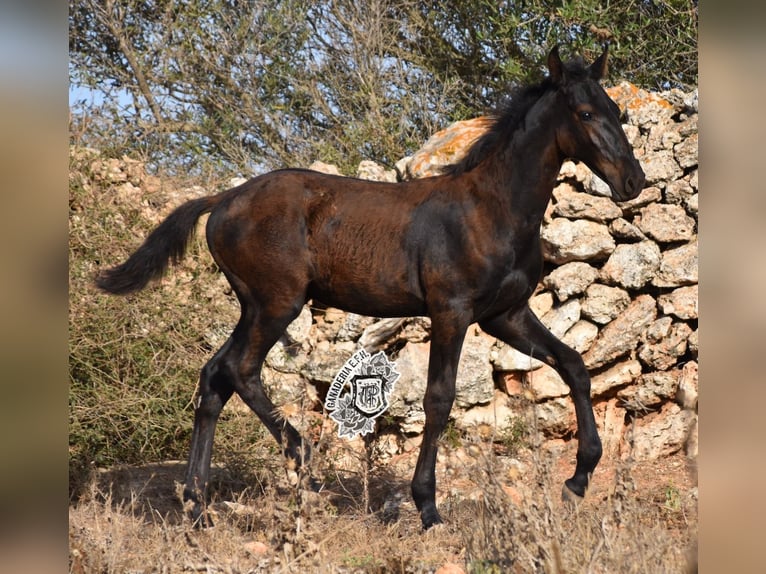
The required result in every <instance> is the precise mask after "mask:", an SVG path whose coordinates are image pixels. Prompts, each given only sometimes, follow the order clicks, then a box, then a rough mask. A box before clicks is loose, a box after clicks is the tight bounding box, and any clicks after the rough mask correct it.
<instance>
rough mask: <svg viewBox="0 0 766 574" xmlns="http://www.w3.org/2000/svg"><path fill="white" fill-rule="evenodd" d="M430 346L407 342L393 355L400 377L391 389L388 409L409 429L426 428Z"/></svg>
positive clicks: (409, 430)
mask: <svg viewBox="0 0 766 574" xmlns="http://www.w3.org/2000/svg"><path fill="white" fill-rule="evenodd" d="M429 349H430V345H429V344H428V343H407V344H406V345H405V346H404V348H403V349H402V350H401V351H399V355H398V356H397V357H396V358H395V359H394V362H395V364H396V370H397V371H398V372H399V379H398V380H397V381H396V385H395V386H394V392H393V393H391V404H390V406H389V408H388V413H389V414H390V415H391V416H393V417H396V418H398V419H401V422H400V426H401V428H402V430H403V431H404V432H407V433H411V432H420V431H422V430H423V423H424V422H425V412H424V411H423V398H424V397H425V394H426V377H427V374H428V353H429Z"/></svg>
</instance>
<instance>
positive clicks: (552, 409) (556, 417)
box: [535, 397, 576, 437]
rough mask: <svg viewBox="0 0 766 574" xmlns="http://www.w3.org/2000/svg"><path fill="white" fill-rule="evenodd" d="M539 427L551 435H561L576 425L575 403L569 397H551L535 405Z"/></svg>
mask: <svg viewBox="0 0 766 574" xmlns="http://www.w3.org/2000/svg"><path fill="white" fill-rule="evenodd" d="M535 414H536V415H537V428H538V429H539V430H540V431H542V432H543V433H544V434H545V435H547V436H549V437H561V436H564V435H566V434H568V433H570V432H572V431H573V430H574V428H575V426H576V421H575V412H574V405H573V404H572V401H571V399H570V398H569V397H563V398H556V399H550V400H549V401H543V402H542V403H538V404H537V406H536V407H535Z"/></svg>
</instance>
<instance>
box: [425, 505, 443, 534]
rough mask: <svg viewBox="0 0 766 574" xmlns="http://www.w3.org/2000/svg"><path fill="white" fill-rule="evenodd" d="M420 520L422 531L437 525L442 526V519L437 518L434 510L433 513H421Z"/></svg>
mask: <svg viewBox="0 0 766 574" xmlns="http://www.w3.org/2000/svg"><path fill="white" fill-rule="evenodd" d="M420 519H421V520H422V522H423V530H428V529H429V528H432V527H434V526H436V525H437V524H444V521H443V520H442V517H441V516H439V513H438V512H437V511H436V509H434V510H433V511H426V512H422V513H421V514H420Z"/></svg>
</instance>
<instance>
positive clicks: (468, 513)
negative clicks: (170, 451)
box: [70, 440, 697, 573]
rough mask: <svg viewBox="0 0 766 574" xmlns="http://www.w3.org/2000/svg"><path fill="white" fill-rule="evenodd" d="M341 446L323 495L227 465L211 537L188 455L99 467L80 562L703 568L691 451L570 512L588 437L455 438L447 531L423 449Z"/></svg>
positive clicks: (220, 475) (426, 568)
mask: <svg viewBox="0 0 766 574" xmlns="http://www.w3.org/2000/svg"><path fill="white" fill-rule="evenodd" d="M333 442H335V443H336V444H335V446H333V447H330V448H328V449H327V450H326V451H325V452H324V453H323V454H322V455H321V456H320V458H322V459H323V460H324V461H325V463H326V462H327V461H329V460H332V463H330V464H323V468H322V470H323V473H324V485H323V487H322V490H321V491H320V492H319V493H314V492H312V491H309V490H306V489H302V488H298V487H293V486H291V484H290V480H289V478H288V476H289V473H286V472H285V471H284V469H280V463H279V461H278V459H276V458H274V459H273V460H271V461H266V459H264V460H263V461H261V462H262V463H263V464H262V467H261V468H257V469H255V470H254V469H244V468H240V469H232V468H230V467H227V466H219V467H217V468H216V469H215V471H214V478H213V481H212V482H213V484H212V488H211V490H212V499H213V503H212V504H211V509H212V512H213V514H214V516H215V522H216V526H215V527H214V528H212V529H208V530H203V531H200V530H195V529H193V528H191V526H190V525H189V523H188V520H187V519H186V518H185V516H184V514H183V512H182V506H181V502H180V499H179V496H178V493H179V490H180V489H179V487H180V483H181V482H182V481H183V474H184V470H185V463H182V462H165V463H159V464H148V465H144V466H141V467H118V468H112V469H108V470H101V471H98V472H96V473H94V480H93V485H92V487H91V490H90V493H89V494H87V495H86V496H84V497H83V498H82V499H81V500H80V501H78V502H76V503H73V504H72V506H70V571H72V572H91V571H100V572H125V571H132V572H165V571H167V572H172V571H195V570H197V571H207V572H232V573H233V572H272V571H281V572H311V571H317V572H440V573H446V572H461V571H462V572H506V571H508V572H564V571H567V572H568V571H586V570H587V571H590V572H610V571H612V572H613V571H621V572H658V571H667V572H687V571H689V572H690V571H694V570H693V568H694V567H695V566H694V564H696V562H695V561H694V560H693V557H694V554H695V549H696V531H697V486H696V484H697V483H696V465H695V462H694V461H693V460H690V459H688V458H687V457H686V456H684V455H683V454H681V453H677V454H675V455H672V456H669V457H666V458H662V459H658V460H654V461H642V462H630V461H620V460H615V459H609V458H605V459H604V460H602V463H601V464H600V465H599V468H598V469H597V472H596V474H595V476H594V478H593V480H592V484H591V488H590V490H589V492H588V495H587V496H586V498H585V500H584V501H583V502H582V503H581V504H580V505H579V506H578V507H577V508H575V509H574V510H572V509H571V508H570V507H569V506H567V505H565V504H564V503H563V502H562V501H561V498H560V496H559V493H560V489H561V484H562V483H563V481H564V480H565V479H566V478H568V477H569V476H570V475H571V472H572V469H573V464H574V457H575V449H576V443H575V442H574V441H568V442H563V441H562V442H559V443H557V444H556V445H555V447H554V448H542V449H528V448H522V449H521V450H520V451H519V452H516V453H514V454H515V456H513V457H512V456H509V453H507V452H504V451H505V448H504V447H503V446H502V445H497V444H492V443H488V442H476V443H469V444H466V441H465V440H463V441H453V442H452V443H451V444H445V445H444V446H443V448H442V449H441V453H440V457H439V464H438V465H437V469H438V474H437V481H438V500H437V501H438V504H439V508H440V511H441V512H442V516H443V517H444V519H445V525H441V526H438V527H436V528H434V529H432V530H431V531H428V532H426V533H423V532H422V530H421V527H420V520H419V517H418V516H417V512H416V510H415V507H414V504H413V503H412V502H411V498H410V495H409V479H410V475H411V473H412V469H413V468H414V463H415V458H416V455H417V448H411V449H410V450H409V451H408V452H405V453H404V454H398V455H395V456H393V457H389V458H388V460H387V461H385V462H379V463H375V464H370V463H365V460H364V455H363V454H361V453H360V452H358V451H351V450H349V449H347V448H346V449H344V447H343V444H342V443H338V442H337V440H334V441H333ZM363 450H364V449H362V451H363ZM368 452H372V451H368ZM258 464H260V463H258V462H257V463H256V465H258ZM365 509H366V511H365ZM440 568H441V569H442V570H440ZM200 569H201V570H200Z"/></svg>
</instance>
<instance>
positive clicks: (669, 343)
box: [638, 317, 692, 371]
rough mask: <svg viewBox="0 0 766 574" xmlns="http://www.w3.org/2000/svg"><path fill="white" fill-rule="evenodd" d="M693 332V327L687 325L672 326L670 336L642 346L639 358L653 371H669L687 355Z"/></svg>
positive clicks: (677, 324)
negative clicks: (689, 339)
mask: <svg viewBox="0 0 766 574" xmlns="http://www.w3.org/2000/svg"><path fill="white" fill-rule="evenodd" d="M668 319H669V317H668ZM691 332H692V330H691V327H689V325H687V324H686V323H676V324H674V325H672V327H671V328H670V330H669V332H668V334H667V335H666V336H664V337H663V338H662V339H660V340H659V341H657V342H656V343H652V342H648V343H646V344H644V345H642V347H641V348H640V349H639V351H638V358H639V359H641V361H642V362H643V363H644V364H645V365H647V366H648V367H650V368H652V369H656V370H658V371H664V370H667V369H669V368H670V367H672V366H673V365H675V364H676V362H677V361H678V358H679V357H681V356H682V355H683V354H684V353H686V341H687V339H688V338H689V335H690V334H691Z"/></svg>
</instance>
